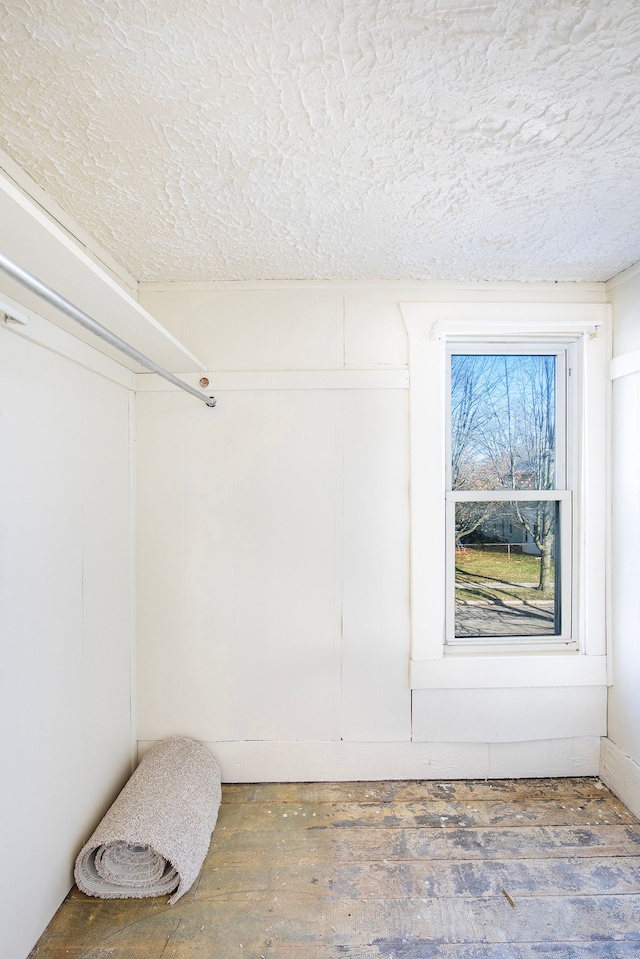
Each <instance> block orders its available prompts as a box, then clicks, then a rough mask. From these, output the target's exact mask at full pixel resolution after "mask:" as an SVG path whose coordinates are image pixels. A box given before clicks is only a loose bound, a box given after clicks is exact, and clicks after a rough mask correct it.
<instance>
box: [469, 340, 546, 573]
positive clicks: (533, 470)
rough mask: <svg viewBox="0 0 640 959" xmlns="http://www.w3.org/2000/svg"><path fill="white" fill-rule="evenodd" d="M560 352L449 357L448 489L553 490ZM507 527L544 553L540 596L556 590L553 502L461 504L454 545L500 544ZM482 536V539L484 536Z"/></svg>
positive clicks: (541, 553) (542, 555)
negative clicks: (479, 541)
mask: <svg viewBox="0 0 640 959" xmlns="http://www.w3.org/2000/svg"><path fill="white" fill-rule="evenodd" d="M555 364H556V357H555V355H539V354H532V355H519V354H517V355H516V354H504V355H485V354H463V353H460V354H454V355H453V356H452V357H451V484H452V489H454V490H484V491H486V492H490V491H492V490H508V489H513V490H550V489H553V488H554V486H555V482H556V476H555V473H556V456H555V449H556V368H555ZM505 524H507V525H509V527H510V528H511V529H512V530H513V529H514V528H515V530H516V532H517V531H518V530H519V531H520V533H521V536H523V534H524V533H525V532H526V533H528V535H529V537H530V539H531V540H532V541H533V543H535V546H536V548H537V550H538V551H539V553H540V582H539V588H540V590H541V592H547V591H548V590H549V589H550V588H551V586H552V585H553V583H552V580H553V569H552V557H553V548H554V540H555V528H556V504H555V503H554V502H549V501H545V500H540V501H536V502H535V503H528V502H515V501H514V502H511V503H496V502H491V501H490V499H489V498H487V500H486V501H483V502H461V503H458V504H457V509H456V544H458V545H461V544H463V543H464V542H465V541H467V542H468V541H469V538H470V537H472V536H473V535H474V534H475V536H476V537H478V536H482V538H484V539H491V538H494V539H495V540H499V539H500V535H501V533H500V530H501V529H504V528H505ZM483 534H484V535H483Z"/></svg>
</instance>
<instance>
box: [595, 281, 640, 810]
mask: <svg viewBox="0 0 640 959" xmlns="http://www.w3.org/2000/svg"><path fill="white" fill-rule="evenodd" d="M609 295H610V300H611V303H612V305H613V319H614V336H613V355H614V363H613V364H612V368H615V365H616V363H618V364H619V363H620V362H621V360H620V358H621V357H624V356H625V354H629V353H632V352H633V351H635V350H640V273H638V271H637V270H636V271H630V273H629V274H628V275H627V276H624V275H623V276H622V277H620V278H619V279H618V280H616V281H614V282H613V283H611V284H610V294H609ZM612 406H613V409H612V419H613V430H612V464H611V473H612V500H613V517H612V554H613V563H612V567H613V569H612V572H613V576H612V592H611V622H612V634H613V635H612V646H613V650H612V652H613V655H612V657H611V659H612V664H611V665H612V681H613V685H612V687H611V689H610V691H609V729H608V739H607V740H605V741H604V742H603V750H602V760H603V762H602V768H601V772H602V775H603V778H604V779H605V780H606V782H607V784H608V785H610V786H611V788H612V789H614V790H615V791H616V792H617V794H618V795H620V796H621V798H622V799H623V800H624V801H625V802H626V803H627V805H628V806H629V807H630V808H631V809H632V811H633V812H635V814H636V815H640V372H632V373H629V374H628V375H625V376H621V377H620V378H616V379H615V380H614V382H613V397H612Z"/></svg>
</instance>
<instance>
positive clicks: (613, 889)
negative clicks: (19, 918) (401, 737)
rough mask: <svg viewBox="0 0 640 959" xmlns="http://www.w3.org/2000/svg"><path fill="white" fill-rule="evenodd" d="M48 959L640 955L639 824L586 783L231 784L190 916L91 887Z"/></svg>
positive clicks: (65, 911) (58, 927)
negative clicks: (97, 893)
mask: <svg viewBox="0 0 640 959" xmlns="http://www.w3.org/2000/svg"><path fill="white" fill-rule="evenodd" d="M31 956H32V957H34V959H35V957H38V959H227V957H246V959H307V957H308V959H344V957H348V959H373V957H375V959H432V957H446V959H480V957H482V959H525V957H526V959H528V957H532V959H533V957H535V959H541V957H554V959H569V957H584V959H586V957H589V959H623V957H624V959H629V957H630V956H637V957H640V823H639V822H638V820H636V819H635V818H634V817H633V816H632V815H631V813H630V812H629V811H628V810H627V809H626V807H625V806H624V805H623V804H622V803H621V802H619V801H618V800H617V799H616V798H615V797H614V796H612V795H611V793H610V792H609V791H608V790H607V789H606V788H605V787H604V786H603V785H602V783H601V782H599V781H598V780H597V779H586V778H585V779H544V780H509V781H488V782H484V781H473V782H384V783H339V784H334V783H316V784H287V785H234V786H225V787H224V790H223V804H222V806H221V809H220V816H219V820H218V825H217V826H216V829H215V832H214V834H213V838H212V842H211V848H210V850H209V855H208V856H207V859H206V862H205V865H204V867H203V870H202V873H201V875H200V878H199V880H198V881H197V882H196V883H195V884H194V886H193V887H192V889H191V890H190V891H189V892H188V893H187V895H186V896H184V897H183V898H182V899H181V900H180V901H179V902H178V903H177V904H176V905H175V906H168V905H167V904H166V898H165V899H146V900H137V901H136V900H125V901H123V900H114V901H101V900H92V899H88V898H87V897H86V896H83V895H82V894H81V893H80V892H78V890H77V889H74V890H72V892H71V893H70V894H69V896H68V897H67V899H66V901H65V902H64V903H63V905H62V906H61V908H60V910H59V911H58V912H57V914H56V916H55V917H54V919H53V920H52V922H51V924H50V925H49V927H48V929H47V930H46V932H45V933H44V935H43V936H42V938H41V939H40V941H39V942H38V944H37V946H36V947H35V948H34V950H33V952H32V954H31Z"/></svg>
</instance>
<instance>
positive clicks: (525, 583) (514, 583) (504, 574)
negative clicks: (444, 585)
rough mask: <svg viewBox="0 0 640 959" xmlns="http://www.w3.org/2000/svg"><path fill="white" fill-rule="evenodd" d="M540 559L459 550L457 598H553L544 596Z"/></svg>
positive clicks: (464, 549) (478, 549)
mask: <svg viewBox="0 0 640 959" xmlns="http://www.w3.org/2000/svg"><path fill="white" fill-rule="evenodd" d="M539 579H540V557H539V556H530V555H529V554H528V553H514V552H513V551H512V552H511V555H508V553H507V549H506V547H505V548H504V549H500V550H491V549H482V548H476V547H473V546H467V547H465V548H463V549H457V550H456V599H459V600H474V599H476V600H478V599H485V600H490V599H496V600H513V599H523V600H532V599H553V591H551V590H550V591H547V592H546V593H541V592H540V590H539V588H538V582H539Z"/></svg>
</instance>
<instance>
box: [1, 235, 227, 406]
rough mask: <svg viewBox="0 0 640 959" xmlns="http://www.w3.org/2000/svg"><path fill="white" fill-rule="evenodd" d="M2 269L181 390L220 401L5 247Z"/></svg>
mask: <svg viewBox="0 0 640 959" xmlns="http://www.w3.org/2000/svg"><path fill="white" fill-rule="evenodd" d="M0 270H2V271H3V272H4V273H6V274H7V276H10V277H11V279H12V280H16V281H17V282H18V283H20V284H21V285H22V286H24V287H25V288H26V289H27V290H30V291H31V292H32V293H35V294H36V296H39V297H41V298H42V299H43V300H46V301H47V303H50V304H51V306H55V308H56V309H57V310H60V312H61V313H64V314H65V316H68V317H70V318H71V319H72V320H75V322H76V323H79V324H80V326H83V327H84V328H85V330H89V332H91V333H94V334H95V335H96V336H99V337H100V339H101V340H104V341H105V343H109V344H110V345H111V346H115V348H116V349H117V350H120V352H121V353H124V354H126V356H129V357H131V359H132V360H135V361H136V363H139V364H140V366H144V367H145V369H147V370H151V372H152V373H157V374H158V376H161V377H162V378H163V379H165V380H168V382H169V383H173V385H174V386H178V387H180V389H181V390H185V392H187V393H191V395H192V396H195V397H196V399H198V400H202V402H203V403H206V405H207V406H211V407H213V406H215V405H216V399H215V397H214V396H205V394H204V393H201V392H200V391H199V390H197V389H196V388H195V387H194V386H190V385H189V384H188V383H185V382H184V380H181V379H180V378H179V377H177V376H174V375H173V373H170V372H169V371H168V370H165V368H164V367H163V366H158V364H157V363H156V362H155V361H154V360H152V359H150V358H149V357H148V356H145V355H144V353H141V352H140V351H139V350H137V349H136V348H135V346H130V344H129V343H127V342H126V341H125V340H123V339H121V338H120V337H119V336H117V335H116V334H115V333H112V332H111V330H108V329H107V328H106V326H103V325H102V323H98V321H97V320H94V319H93V318H92V317H90V316H89V314H88V313H85V312H84V311H83V310H80V309H78V307H77V306H74V305H73V303H70V302H69V300H67V299H66V298H65V297H64V296H62V294H60V293H56V291H55V290H53V289H51V287H50V286H47V284H46V283H43V282H42V280H39V279H38V277H37V276H34V275H33V273H29V271H28V270H25V269H24V267H22V266H20V264H19V263H16V262H15V260H12V259H11V257H9V256H7V255H6V253H2V252H1V251H0Z"/></svg>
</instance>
